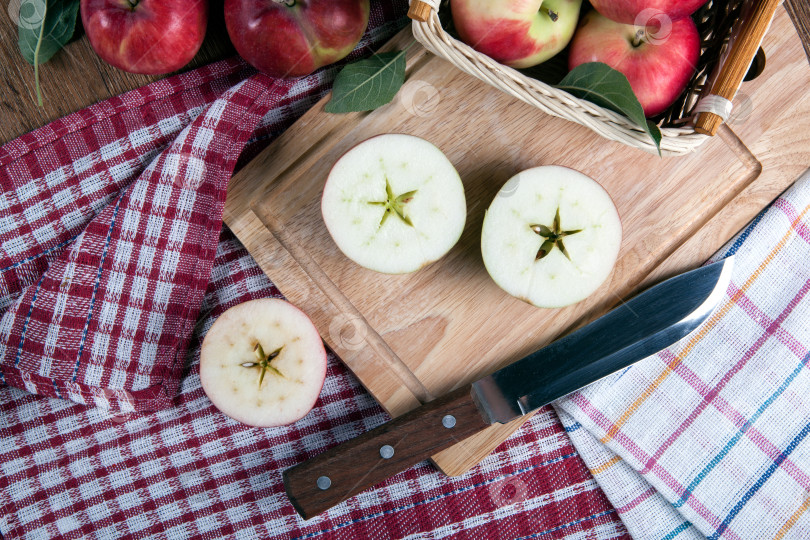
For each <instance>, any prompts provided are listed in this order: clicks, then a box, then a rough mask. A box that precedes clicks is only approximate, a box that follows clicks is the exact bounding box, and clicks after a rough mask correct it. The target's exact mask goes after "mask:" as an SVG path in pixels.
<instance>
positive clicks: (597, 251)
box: [481, 166, 622, 308]
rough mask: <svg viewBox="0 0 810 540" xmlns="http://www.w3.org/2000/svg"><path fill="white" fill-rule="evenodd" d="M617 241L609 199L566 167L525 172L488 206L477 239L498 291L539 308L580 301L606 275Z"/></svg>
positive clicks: (618, 233)
mask: <svg viewBox="0 0 810 540" xmlns="http://www.w3.org/2000/svg"><path fill="white" fill-rule="evenodd" d="M621 240H622V226H621V221H620V219H619V214H618V212H617V211H616V207H615V205H614V204H613V200H612V199H611V198H610V195H609V194H608V193H607V191H605V189H604V188H603V187H602V186H601V185H599V183H597V182H596V181H595V180H593V179H592V178H590V177H588V176H586V175H584V174H582V173H580V172H578V171H575V170H573V169H569V168H566V167H559V166H544V167H536V168H533V169H528V170H526V171H523V172H521V173H519V174H517V175H515V176H514V177H512V178H511V179H509V181H507V182H506V184H505V185H504V186H503V188H501V190H500V191H499V192H498V195H497V196H496V197H495V200H493V202H492V204H491V205H490V207H489V209H488V210H487V213H486V216H485V217H484V225H483V230H482V233H481V252H482V255H483V259H484V265H485V266H486V268H487V272H489V274H490V276H492V279H493V280H494V281H495V283H497V284H498V286H500V287H501V288H502V289H503V290H504V291H506V292H507V293H509V294H511V295H512V296H515V297H517V298H520V299H522V300H525V301H526V302H529V303H530V304H533V305H535V306H538V307H544V308H554V307H562V306H567V305H570V304H574V303H576V302H579V301H581V300H583V299H584V298H586V297H587V296H589V295H590V294H592V293H593V292H594V291H595V290H596V289H597V288H599V286H600V285H601V284H602V283H603V282H604V281H605V279H606V278H607V277H608V275H609V274H610V272H611V270H612V268H613V265H614V264H615V262H616V257H617V255H618V253H619V247H620V245H621Z"/></svg>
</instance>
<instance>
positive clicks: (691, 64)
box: [568, 11, 700, 117]
mask: <svg viewBox="0 0 810 540" xmlns="http://www.w3.org/2000/svg"><path fill="white" fill-rule="evenodd" d="M662 29H665V30H669V34H668V35H664V36H656V34H655V33H656V30H655V28H654V27H647V28H646V32H647V35H646V36H645V37H643V38H642V39H641V40H640V42H639V44H638V46H634V44H633V43H634V41H635V40H636V32H637V31H638V30H640V29H639V28H638V27H635V26H633V25H627V24H621V23H617V22H614V21H611V20H610V19H608V18H607V17H604V16H602V15H600V14H599V13H598V12H596V11H590V12H589V13H587V14H586V15H585V17H583V18H582V22H581V23H580V25H579V29H578V30H577V33H576V34H575V35H574V39H573V40H572V41H571V48H570V52H569V56H568V69H569V70H570V69H574V68H575V67H577V66H578V65H580V64H585V63H587V62H603V63H605V64H607V65H609V66H610V67H612V68H613V69H615V70H617V71H620V72H622V73H623V74H624V76H625V77H627V80H628V81H629V82H630V86H631V87H632V88H633V92H634V93H635V94H636V97H637V98H638V101H639V102H640V103H641V107H642V108H643V109H644V115H645V116H647V117H651V116H655V115H657V114H660V113H661V112H663V111H664V110H666V108H667V107H669V106H670V105H672V103H673V102H674V101H675V100H676V99H677V98H678V96H679V95H680V94H681V92H683V90H684V88H686V85H687V84H688V83H689V79H691V77H692V75H693V73H694V72H695V66H696V65H697V61H698V56H699V55H700V36H699V35H698V31H697V27H695V23H694V22H692V19H690V18H689V17H687V18H685V19H681V20H679V21H675V22H673V23H672V26H671V27H670V28H665V27H662Z"/></svg>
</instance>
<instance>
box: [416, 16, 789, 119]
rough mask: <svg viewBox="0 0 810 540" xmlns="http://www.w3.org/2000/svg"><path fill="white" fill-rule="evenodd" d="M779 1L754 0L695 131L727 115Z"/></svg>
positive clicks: (702, 108)
mask: <svg viewBox="0 0 810 540" xmlns="http://www.w3.org/2000/svg"><path fill="white" fill-rule="evenodd" d="M414 1H416V0H414ZM781 4H782V0H759V1H758V2H757V3H756V4H755V6H754V10H753V13H752V14H751V16H750V17H749V18H748V19H747V20H746V21H744V22H743V26H742V27H741V28H740V34H739V36H738V37H737V38H736V39H735V40H734V42H733V43H732V45H731V49H730V51H729V53H728V57H727V58H726V60H725V62H724V63H723V65H722V67H721V68H720V73H719V76H718V77H717V80H716V81H715V82H714V85H713V86H712V88H711V91H710V93H709V95H708V96H706V97H704V98H703V99H705V100H708V101H713V102H714V103H716V104H718V106H716V107H705V108H704V107H701V104H700V103H699V104H698V109H697V110H699V111H703V112H699V113H698V115H697V119H696V120H695V131H696V132H698V133H702V134H704V135H714V134H715V133H716V132H717V128H718V127H720V124H722V123H723V122H724V121H725V120H726V119H725V118H724V116H723V114H725V116H728V112H730V108H731V100H732V99H734V95H735V94H736V93H737V89H739V87H740V84H742V82H743V78H744V77H745V74H746V73H747V72H748V68H749V66H750V65H751V61H752V60H753V58H754V56H755V55H756V53H757V50H758V49H759V46H760V44H761V43H762V38H763V37H764V36H765V32H767V30H768V28H769V27H770V25H771V21H772V20H773V17H774V15H775V13H776V9H777V8H778V7H779V6H780V5H781ZM701 101H702V100H701ZM704 109H705V110H704ZM722 110H725V113H721V111H722ZM709 111H711V112H709Z"/></svg>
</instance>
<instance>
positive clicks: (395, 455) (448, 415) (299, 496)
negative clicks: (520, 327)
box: [283, 257, 733, 519]
mask: <svg viewBox="0 0 810 540" xmlns="http://www.w3.org/2000/svg"><path fill="white" fill-rule="evenodd" d="M732 267H733V257H729V258H726V259H723V260H722V261H719V262H716V263H713V264H709V265H706V266H704V267H702V268H698V269H697V270H692V271H691V272H686V273H684V274H680V275H678V276H675V277H673V278H670V279H668V280H666V281H664V282H662V283H659V284H658V285H655V286H654V287H652V288H650V289H648V290H646V291H644V292H643V293H641V294H639V295H637V296H635V297H634V298H633V299H632V300H630V301H628V302H623V303H622V304H621V305H620V306H618V307H617V308H615V309H613V310H612V311H610V312H609V313H607V314H606V315H604V316H602V317H600V318H599V319H597V320H595V321H593V322H592V323H590V324H588V325H586V326H584V327H582V328H580V329H579V330H577V331H575V332H573V333H571V334H569V335H568V336H566V337H564V338H562V339H559V340H557V341H555V342H553V343H551V344H550V345H548V346H546V347H544V348H542V349H540V350H538V351H536V352H534V353H532V354H530V355H528V356H526V357H525V358H523V359H521V360H518V361H516V362H514V363H512V364H510V365H508V366H506V367H504V368H502V369H500V370H498V371H496V372H495V373H492V374H491V375H488V376H486V377H483V378H481V379H479V380H477V381H475V382H473V383H471V384H466V385H463V386H461V387H460V388H458V389H456V390H454V391H452V392H450V393H449V394H446V395H444V396H442V397H439V398H437V399H435V400H433V401H430V402H428V403H426V404H424V405H422V406H421V407H418V408H416V409H414V410H412V411H410V412H408V413H406V414H404V415H402V416H400V417H398V418H395V419H394V420H391V421H390V422H387V423H385V424H383V425H381V426H379V427H377V428H375V429H373V430H371V431H368V432H366V433H364V434H363V435H361V436H359V437H357V438H355V439H352V440H350V441H347V442H345V443H343V444H340V445H338V446H335V447H333V448H331V449H329V450H327V451H326V452H323V453H322V454H320V455H318V456H316V457H314V458H312V459H310V460H308V461H305V462H303V463H301V464H299V465H296V466H295V467H292V468H290V469H287V470H286V471H284V473H283V477H284V487H285V489H286V491H287V496H288V497H289V499H290V502H291V503H292V505H293V507H294V508H295V510H296V511H297V512H298V513H299V514H300V515H301V516H302V517H303V518H305V519H309V518H311V517H313V516H315V515H317V514H320V513H321V512H324V511H325V510H328V509H329V508H331V507H333V506H335V505H337V504H339V503H341V502H343V501H344V500H346V499H348V498H349V497H352V496H354V495H357V494H358V493H360V492H362V491H365V490H366V489H367V488H369V487H371V486H373V485H375V484H378V483H379V482H381V481H383V480H385V479H386V478H389V477H390V476H393V475H395V474H397V473H399V472H401V471H403V470H405V469H407V468H409V467H411V466H413V465H415V464H416V463H419V462H420V461H423V460H425V459H427V458H428V457H430V456H431V455H433V454H435V453H437V452H439V451H441V450H444V449H445V448H447V447H449V446H452V445H453V444H455V443H457V442H460V441H461V440H463V439H465V438H467V437H470V436H472V435H474V434H476V433H478V432H479V431H481V430H483V429H485V428H486V427H488V426H490V425H491V424H493V423H495V422H498V423H506V422H509V421H511V420H513V419H515V418H517V417H519V416H521V415H524V414H528V413H529V412H531V411H534V410H535V409H537V408H539V407H541V406H543V405H546V404H548V403H551V402H552V401H554V400H555V399H559V398H561V397H563V396H565V395H568V394H570V393H572V392H575V391H576V390H578V389H580V388H582V387H583V386H587V385H588V384H591V383H593V382H595V381H597V380H599V379H602V378H604V377H606V376H608V375H610V374H611V373H615V372H616V371H619V370H621V369H624V368H626V367H628V366H631V365H632V364H634V363H636V362H638V361H639V360H642V359H643V358H646V357H648V356H650V355H652V354H655V353H657V352H659V351H661V350H663V349H665V348H667V347H669V346H670V345H672V344H674V343H676V342H677V341H679V340H680V339H682V338H684V337H686V336H687V335H689V334H690V333H691V332H692V331H694V330H695V329H696V328H697V327H698V326H700V324H702V323H703V322H704V321H706V320H707V319H708V318H709V317H710V315H711V314H712V312H713V311H714V309H715V308H716V307H717V305H718V304H719V303H720V301H721V300H722V298H723V296H724V294H725V292H726V289H727V288H728V285H729V282H730V280H731V270H732Z"/></svg>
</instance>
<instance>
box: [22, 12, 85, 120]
mask: <svg viewBox="0 0 810 540" xmlns="http://www.w3.org/2000/svg"><path fill="white" fill-rule="evenodd" d="M78 13H79V0H22V2H21V3H20V13H19V20H18V22H17V29H18V43H19V46H20V52H21V53H22V56H23V58H25V60H26V61H27V62H28V63H29V64H31V65H33V66H34V79H35V81H36V89H37V101H38V102H39V105H40V106H42V93H41V92H40V88H39V66H40V64H44V63H45V62H47V61H48V60H50V59H51V57H52V56H53V55H54V54H56V53H57V51H59V49H61V48H62V47H64V46H65V44H66V43H67V42H68V41H70V38H71V37H73V31H74V30H75V28H76V17H77V15H78Z"/></svg>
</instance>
